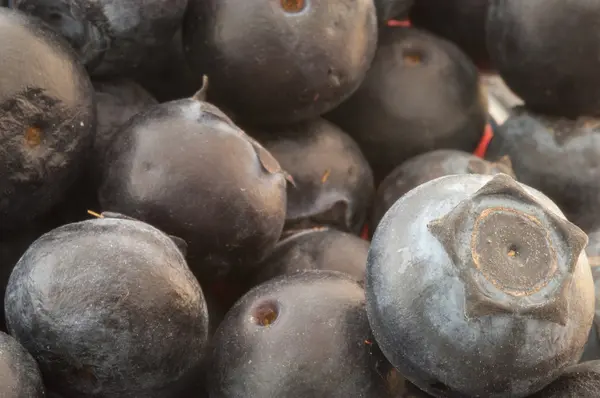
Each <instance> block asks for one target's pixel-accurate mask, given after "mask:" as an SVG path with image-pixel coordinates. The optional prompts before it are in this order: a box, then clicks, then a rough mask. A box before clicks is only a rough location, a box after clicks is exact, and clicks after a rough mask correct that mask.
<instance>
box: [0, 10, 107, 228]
mask: <svg viewBox="0 0 600 398" xmlns="http://www.w3.org/2000/svg"><path fill="white" fill-rule="evenodd" d="M0 65H2V72H1V73H2V79H0V229H18V228H20V227H21V226H22V224H24V223H26V222H28V221H30V220H32V219H33V218H35V217H37V216H39V215H41V214H43V213H45V212H46V211H48V210H49V209H50V208H51V207H52V206H53V205H55V204H56V203H58V202H59V201H60V200H61V199H62V197H63V195H64V193H65V191H66V190H67V189H68V188H69V186H70V185H71V184H72V183H73V182H74V181H75V180H76V178H77V177H78V175H79V174H80V173H81V170H82V169H83V165H84V162H85V161H86V160H87V158H88V156H89V154H90V151H91V147H92V143H93V133H94V129H95V127H96V108H95V101H94V89H93V87H92V84H91V82H90V79H89V77H88V76H87V74H86V73H85V70H84V69H83V67H81V66H80V65H79V63H78V62H77V61H76V57H75V54H74V53H73V51H72V50H71V49H70V48H69V45H68V44H67V43H66V42H65V41H64V40H63V39H62V38H60V37H59V36H58V35H57V34H56V33H54V32H53V31H52V30H50V29H48V28H47V27H46V26H45V25H44V24H43V23H41V22H40V21H39V20H37V19H34V18H31V17H28V16H26V15H25V14H22V13H20V12H17V11H14V10H10V9H6V8H0Z"/></svg>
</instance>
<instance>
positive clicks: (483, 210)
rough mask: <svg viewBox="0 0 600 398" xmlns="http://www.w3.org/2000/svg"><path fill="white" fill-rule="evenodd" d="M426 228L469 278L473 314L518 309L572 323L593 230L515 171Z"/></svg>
mask: <svg viewBox="0 0 600 398" xmlns="http://www.w3.org/2000/svg"><path fill="white" fill-rule="evenodd" d="M428 229H429V231H430V232H431V234H432V235H433V236H435V238H436V239H437V240H438V241H439V242H440V243H441V244H442V246H443V247H444V249H445V250H446V252H447V253H448V255H449V256H450V258H451V259H452V262H453V264H454V266H455V267H456V268H457V269H458V271H459V274H460V276H461V278H462V281H463V282H464V286H465V312H466V314H465V315H466V316H467V317H468V318H478V317H482V316H487V315H494V314H501V313H510V314H514V313H517V314H520V315H523V316H527V317H530V318H535V319H539V320H545V321H549V322H554V323H558V324H560V325H565V324H566V322H567V316H568V313H567V312H568V296H567V294H568V290H569V288H570V286H571V282H572V275H573V273H574V271H575V267H576V266H577V262H578V260H579V256H580V254H581V252H582V251H583V249H584V248H585V246H586V245H587V235H586V234H585V233H584V232H583V231H582V230H581V229H579V228H578V227H577V226H575V225H574V224H572V223H571V222H569V221H567V220H565V219H563V218H561V217H559V216H557V215H556V214H554V213H553V212H552V211H550V210H548V209H546V208H545V207H544V206H543V205H542V204H540V203H539V202H538V201H537V200H536V199H535V198H534V197H533V196H532V195H530V194H529V193H527V192H526V191H525V189H524V188H523V187H522V186H520V184H519V183H517V182H516V181H515V180H513V179H512V178H511V177H510V176H508V175H506V174H497V175H496V176H494V177H493V178H492V179H491V180H490V181H489V182H488V183H487V184H485V185H484V186H483V187H482V188H481V189H480V190H479V191H477V192H476V193H475V194H474V195H472V196H471V197H470V198H468V199H466V200H464V201H462V202H460V203H459V204H458V205H457V206H456V207H455V208H454V209H452V210H451V211H450V212H449V213H448V214H446V215H445V216H443V217H441V218H439V219H437V220H433V221H432V222H430V223H429V225H428ZM465 242H468V244H465Z"/></svg>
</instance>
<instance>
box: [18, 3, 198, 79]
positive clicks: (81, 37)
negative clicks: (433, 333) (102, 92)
mask: <svg viewBox="0 0 600 398" xmlns="http://www.w3.org/2000/svg"><path fill="white" fill-rule="evenodd" d="M187 3H188V1H187V0H143V1H140V0H13V1H12V7H13V8H16V9H19V10H21V11H24V12H26V13H28V14H32V15H35V16H36V17H39V18H41V19H42V20H44V22H46V23H47V24H48V25H49V26H50V27H52V28H53V29H54V30H55V31H57V32H58V33H60V34H61V35H62V36H64V37H65V38H66V39H67V40H68V41H69V43H70V44H71V46H72V47H73V48H74V49H75V50H76V51H77V52H78V54H79V58H80V60H81V62H82V63H84V64H85V65H86V67H87V69H88V71H89V72H90V73H91V74H92V75H106V74H117V73H122V72H126V71H128V70H129V69H131V68H134V67H137V66H139V65H140V63H141V62H142V61H144V58H145V57H147V55H148V54H149V53H150V52H151V51H157V50H158V49H160V46H161V45H163V44H166V43H168V42H169V41H170V40H171V38H172V37H173V35H174V34H175V32H177V29H178V28H179V26H180V25H181V21H182V19H183V15H184V13H185V9H186V7H187Z"/></svg>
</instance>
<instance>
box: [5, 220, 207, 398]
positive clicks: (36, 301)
mask: <svg viewBox="0 0 600 398" xmlns="http://www.w3.org/2000/svg"><path fill="white" fill-rule="evenodd" d="M5 309H6V320H7V324H8V328H9V331H10V333H11V335H13V336H15V337H16V338H17V340H19V342H21V344H23V345H24V346H25V348H26V349H27V350H28V351H29V352H30V353H31V354H32V355H33V357H34V358H35V359H36V360H37V362H38V363H39V365H40V368H41V371H42V374H43V375H44V380H45V382H46V383H47V385H48V388H50V389H51V390H53V391H56V392H57V393H59V394H61V395H64V396H65V397H69V398H70V397H80V398H85V397H89V398H91V397H94V398H103V397H111V398H120V397H123V398H125V397H134V396H135V397H160V398H167V397H173V398H179V397H181V396H182V394H184V393H185V391H186V390H187V389H188V388H190V387H191V386H193V385H194V383H195V379H196V378H197V372H198V370H199V366H200V365H201V361H202V358H203V355H204V349H205V343H206V341H207V330H208V325H207V323H208V318H207V310H206V303H205V301H204V297H203V294H202V290H201V288H200V286H199V284H198V282H197V281H196V279H195V278H194V276H193V275H192V273H191V272H190V270H189V268H188V266H187V264H186V262H185V260H184V257H183V255H182V253H181V252H180V249H179V248H178V246H176V244H175V243H174V242H173V240H171V238H169V237H168V236H167V235H165V234H164V233H162V232H161V231H159V230H157V229H155V228H153V227H151V226H150V225H148V224H145V223H142V222H139V221H133V220H130V219H126V218H120V217H115V218H113V217H112V216H109V215H108V214H107V215H106V216H104V217H103V218H100V219H94V220H88V221H83V222H80V223H75V224H68V225H65V226H62V227H60V228H57V229H54V230H52V231H50V232H48V233H47V234H45V235H43V236H42V237H40V238H39V239H38V240H36V241H35V242H34V243H33V244H32V245H31V246H30V247H29V249H28V250H27V251H26V252H25V254H24V255H23V257H21V259H20V260H19V262H18V263H17V265H16V266H15V269H14V270H13V272H12V275H11V277H10V280H9V283H8V287H7V291H6V298H5Z"/></svg>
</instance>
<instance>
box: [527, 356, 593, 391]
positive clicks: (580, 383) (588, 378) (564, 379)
mask: <svg viewBox="0 0 600 398" xmlns="http://www.w3.org/2000/svg"><path fill="white" fill-rule="evenodd" d="M568 397H577V398H596V397H600V361H589V362H584V363H580V364H578V365H574V366H571V367H569V368H567V369H566V370H565V371H564V373H562V374H561V375H560V377H559V378H558V379H556V380H555V381H553V382H552V383H551V384H550V385H549V386H547V387H546V388H544V389H543V390H542V391H540V392H538V393H537V394H533V395H531V396H530V397H529V398H568Z"/></svg>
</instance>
